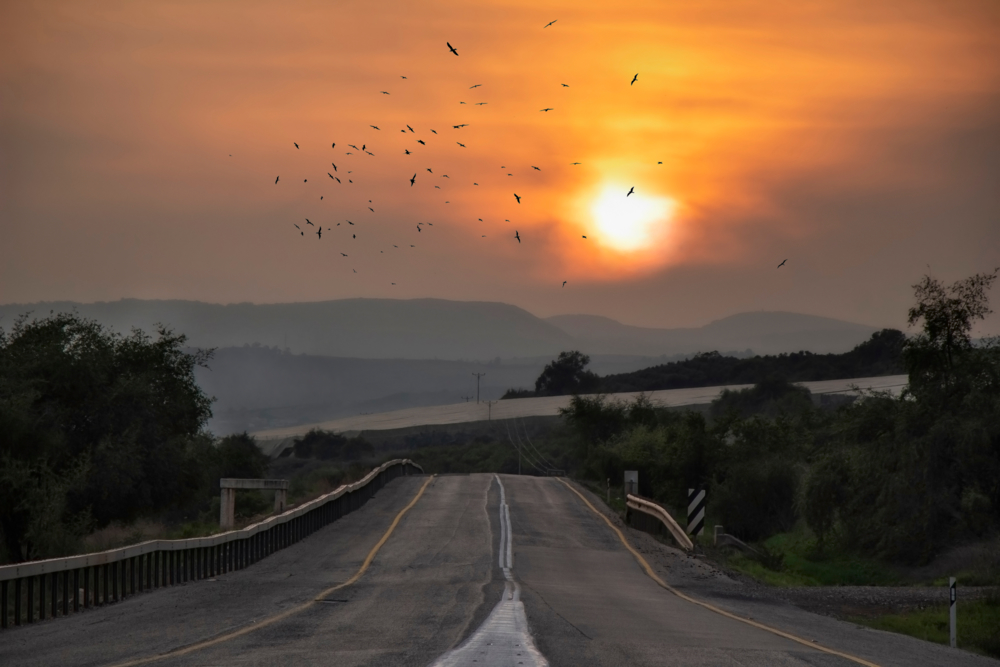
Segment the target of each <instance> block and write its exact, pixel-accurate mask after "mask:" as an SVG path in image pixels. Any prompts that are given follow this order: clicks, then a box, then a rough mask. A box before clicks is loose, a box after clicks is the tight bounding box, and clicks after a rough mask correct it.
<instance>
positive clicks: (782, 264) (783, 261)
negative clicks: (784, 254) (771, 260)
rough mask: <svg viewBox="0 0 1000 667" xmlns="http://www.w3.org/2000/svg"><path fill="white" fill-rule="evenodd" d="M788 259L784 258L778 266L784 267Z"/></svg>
mask: <svg viewBox="0 0 1000 667" xmlns="http://www.w3.org/2000/svg"><path fill="white" fill-rule="evenodd" d="M787 261H788V260H787V259H785V260H782V261H781V264H778V268H779V269H780V268H781V267H783V266H784V265H785V262H787Z"/></svg>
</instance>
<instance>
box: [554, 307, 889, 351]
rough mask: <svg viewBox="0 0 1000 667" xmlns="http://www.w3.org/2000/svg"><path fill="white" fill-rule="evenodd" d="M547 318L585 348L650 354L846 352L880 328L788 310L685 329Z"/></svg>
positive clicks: (733, 317)
mask: <svg viewBox="0 0 1000 667" xmlns="http://www.w3.org/2000/svg"><path fill="white" fill-rule="evenodd" d="M546 321H547V322H549V323H551V324H554V325H555V326H557V327H559V328H560V329H562V330H563V331H565V332H566V333H567V334H569V335H570V336H572V337H573V338H574V339H576V341H577V343H578V344H579V349H581V350H582V351H586V352H590V351H600V352H601V353H604V354H633V355H648V356H653V355H660V354H685V353H687V354H691V353H695V352H710V351H714V350H718V351H720V352H726V351H737V350H740V351H742V350H748V349H749V350H753V352H754V353H756V354H780V353H782V352H798V351H801V350H807V351H809V352H814V353H841V352H847V351H848V350H851V349H853V348H854V347H855V346H856V345H858V344H859V343H861V342H863V341H864V340H866V339H867V338H868V337H869V336H871V335H872V334H873V333H875V332H876V331H877V330H878V329H877V328H876V327H871V326H867V325H864V324H855V323H853V322H844V321H842V320H835V319H832V318H829V317H817V316H815V315H802V314H799V313H784V312H757V313H740V314H737V315H731V316H729V317H725V318H723V319H721V320H716V321H714V322H711V323H709V324H706V325H705V326H703V327H697V328H679V329H653V328H645V327H633V326H628V325H626V324H622V323H620V322H617V321H615V320H612V319H610V318H607V317H601V316H598V315H557V316H555V317H549V318H546Z"/></svg>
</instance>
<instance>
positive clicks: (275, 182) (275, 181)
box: [274, 176, 281, 185]
mask: <svg viewBox="0 0 1000 667" xmlns="http://www.w3.org/2000/svg"><path fill="white" fill-rule="evenodd" d="M278 178H281V176H278V177H277V178H275V179H274V184H275V185H277V184H278Z"/></svg>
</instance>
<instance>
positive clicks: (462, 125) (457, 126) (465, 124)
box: [452, 123, 469, 130]
mask: <svg viewBox="0 0 1000 667" xmlns="http://www.w3.org/2000/svg"><path fill="white" fill-rule="evenodd" d="M452 127H453V128H455V129H456V130H457V129H459V128H463V127H469V124H468V123H462V124H461V125H452Z"/></svg>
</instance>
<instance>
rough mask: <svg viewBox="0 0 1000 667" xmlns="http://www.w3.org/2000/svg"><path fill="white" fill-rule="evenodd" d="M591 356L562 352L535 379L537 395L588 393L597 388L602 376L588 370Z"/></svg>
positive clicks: (574, 352) (575, 352)
mask: <svg viewBox="0 0 1000 667" xmlns="http://www.w3.org/2000/svg"><path fill="white" fill-rule="evenodd" d="M589 363H590V357H588V356H587V355H586V354H582V353H580V352H577V351H576V350H574V351H572V352H560V353H559V357H558V358H557V359H555V360H554V361H552V362H551V363H549V364H548V365H547V366H545V368H544V369H543V370H542V374H541V375H539V376H538V379H537V380H535V395H536V396H566V395H568V394H587V393H591V392H594V391H596V390H597V388H598V386H599V384H600V378H599V377H598V376H597V374H596V373H593V372H592V371H588V370H586V368H587V364H589Z"/></svg>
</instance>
